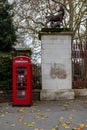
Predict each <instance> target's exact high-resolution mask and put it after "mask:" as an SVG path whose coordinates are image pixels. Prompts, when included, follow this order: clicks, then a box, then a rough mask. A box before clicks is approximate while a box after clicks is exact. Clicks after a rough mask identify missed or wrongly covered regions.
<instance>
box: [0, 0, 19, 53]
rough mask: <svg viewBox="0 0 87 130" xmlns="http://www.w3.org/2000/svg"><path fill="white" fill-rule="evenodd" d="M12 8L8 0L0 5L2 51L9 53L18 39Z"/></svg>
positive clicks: (0, 49) (0, 45)
mask: <svg viewBox="0 0 87 130" xmlns="http://www.w3.org/2000/svg"><path fill="white" fill-rule="evenodd" d="M11 9H12V6H11V5H9V4H8V3H7V0H4V2H3V1H2V2H1V4H0V51H3V52H7V51H8V52H9V51H10V50H11V49H12V46H13V45H14V44H15V41H16V39H17V37H16V33H15V32H16V29H15V27H14V25H13V20H12V14H11Z"/></svg>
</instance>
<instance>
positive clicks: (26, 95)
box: [12, 56, 32, 105]
mask: <svg viewBox="0 0 87 130" xmlns="http://www.w3.org/2000/svg"><path fill="white" fill-rule="evenodd" d="M12 82H13V95H12V96H13V105H31V104H32V70H31V61H30V58H28V57H26V56H17V57H15V58H14V59H13V81H12Z"/></svg>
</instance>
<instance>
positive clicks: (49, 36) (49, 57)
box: [40, 32, 74, 100]
mask: <svg viewBox="0 0 87 130" xmlns="http://www.w3.org/2000/svg"><path fill="white" fill-rule="evenodd" d="M40 35H41V42H42V50H41V51H42V90H41V94H40V98H41V100H58V99H63V98H64V99H65V98H66V99H73V98H74V92H73V91H72V66H71V39H72V33H71V32H69V33H68V32H61V33H43V32H42V33H40Z"/></svg>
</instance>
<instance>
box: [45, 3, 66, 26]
mask: <svg viewBox="0 0 87 130" xmlns="http://www.w3.org/2000/svg"><path fill="white" fill-rule="evenodd" d="M64 14H65V11H64V8H63V5H60V8H59V10H58V14H57V15H51V16H48V17H47V22H46V25H47V24H48V23H49V22H50V27H52V28H56V27H60V26H61V23H62V21H63V17H64Z"/></svg>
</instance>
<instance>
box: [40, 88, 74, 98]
mask: <svg viewBox="0 0 87 130" xmlns="http://www.w3.org/2000/svg"><path fill="white" fill-rule="evenodd" d="M74 96H75V95H74V92H73V90H72V89H71V90H68V89H67V90H54V89H53V90H50V89H48V90H47V89H43V90H42V91H41V93H40V99H41V100H60V99H61V100H62V99H63V100H64V99H74Z"/></svg>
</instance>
